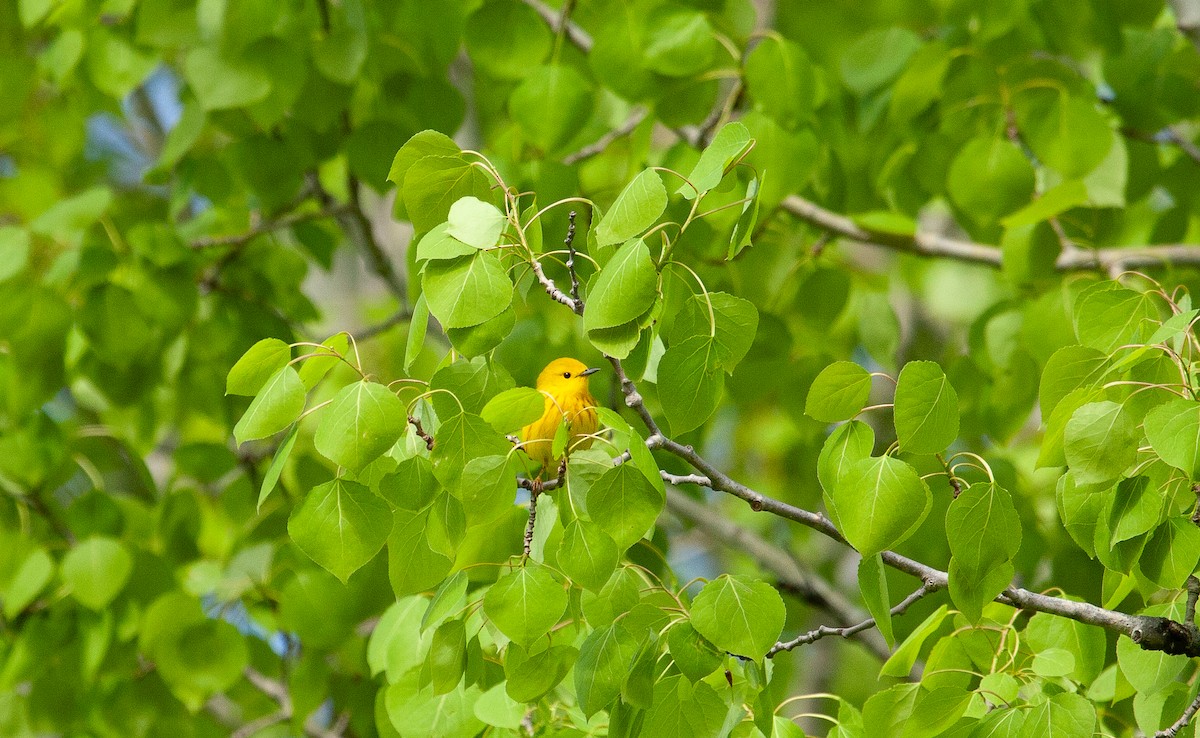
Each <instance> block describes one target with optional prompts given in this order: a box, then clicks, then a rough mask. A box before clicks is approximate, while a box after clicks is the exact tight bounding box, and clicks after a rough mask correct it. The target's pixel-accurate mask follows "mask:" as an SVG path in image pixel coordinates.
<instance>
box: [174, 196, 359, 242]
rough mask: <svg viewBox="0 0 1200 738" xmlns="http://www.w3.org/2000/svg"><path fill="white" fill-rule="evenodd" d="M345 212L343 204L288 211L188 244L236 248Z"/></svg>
mask: <svg viewBox="0 0 1200 738" xmlns="http://www.w3.org/2000/svg"><path fill="white" fill-rule="evenodd" d="M345 212H346V208H345V207H344V206H335V207H331V208H329V207H327V208H322V209H320V210H309V211H305V212H303V213H289V214H287V215H284V216H281V217H279V218H275V219H273V220H267V221H263V222H262V223H259V224H257V225H255V226H253V227H251V228H250V229H249V230H247V231H243V232H242V233H234V234H230V235H228V236H210V237H208V238H197V239H196V240H194V241H192V242H191V243H189V244H188V245H189V246H190V247H191V248H193V249H197V250H202V249H213V248H220V247H226V246H229V247H234V248H237V247H239V246H245V245H246V244H247V243H249V242H250V241H253V240H254V239H256V238H258V237H259V236H263V235H266V234H268V233H274V232H276V231H282V230H284V229H286V228H291V227H292V226H295V225H299V224H300V223H307V222H309V221H312V220H320V219H322V218H333V217H337V216H338V215H342V214H344V213H345Z"/></svg>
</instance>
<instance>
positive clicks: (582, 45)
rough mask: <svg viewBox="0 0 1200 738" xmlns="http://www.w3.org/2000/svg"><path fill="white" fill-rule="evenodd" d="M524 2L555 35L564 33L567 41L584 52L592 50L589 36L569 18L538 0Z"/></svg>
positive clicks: (525, 0)
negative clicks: (540, 17)
mask: <svg viewBox="0 0 1200 738" xmlns="http://www.w3.org/2000/svg"><path fill="white" fill-rule="evenodd" d="M524 2H525V4H526V5H528V6H529V7H531V8H533V9H534V10H536V11H537V13H538V15H540V16H542V20H544V21H546V25H548V26H550V28H551V29H552V30H553V31H554V32H555V33H565V34H566V35H567V39H568V40H569V41H570V42H571V43H572V44H574V45H575V46H576V47H577V48H579V49H581V50H582V51H584V52H588V51H591V50H592V37H591V35H590V34H589V33H588V32H587V31H585V30H583V29H582V28H580V27H579V26H577V25H575V24H574V23H572V22H571V20H570V18H567V17H566V16H565V15H562V14H559V13H558V12H556V11H555V10H554V9H553V8H551V7H549V6H548V5H546V4H545V3H543V2H540V1H539V0H524Z"/></svg>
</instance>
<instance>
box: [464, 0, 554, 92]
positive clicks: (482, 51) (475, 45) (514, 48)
mask: <svg viewBox="0 0 1200 738" xmlns="http://www.w3.org/2000/svg"><path fill="white" fill-rule="evenodd" d="M463 40H464V41H466V45H467V53H469V54H470V55H471V61H472V62H473V63H474V64H475V67H476V68H477V69H479V70H481V71H483V72H486V73H487V74H488V75H489V76H491V77H495V78H497V79H504V80H518V79H522V78H524V77H525V75H527V74H529V72H530V71H531V70H533V69H536V68H537V67H538V65H540V64H541V63H542V62H543V61H545V59H546V57H547V56H549V54H550V49H551V47H552V46H553V45H554V34H553V33H552V32H551V31H550V27H549V26H548V25H546V22H545V21H543V20H542V18H541V16H539V15H538V14H537V11H535V10H534V9H533V8H531V7H529V6H528V5H526V4H524V3H522V2H517V0H498V1H495V2H488V3H484V4H483V6H482V7H480V8H479V9H478V10H476V11H475V12H474V13H472V14H471V17H470V18H469V19H467V24H466V27H465V28H464V29H463Z"/></svg>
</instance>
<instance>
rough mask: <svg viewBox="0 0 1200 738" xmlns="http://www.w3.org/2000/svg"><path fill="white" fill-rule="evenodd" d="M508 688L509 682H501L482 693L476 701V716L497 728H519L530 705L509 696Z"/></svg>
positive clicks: (513, 729)
mask: <svg viewBox="0 0 1200 738" xmlns="http://www.w3.org/2000/svg"><path fill="white" fill-rule="evenodd" d="M507 690H508V683H507V682H500V683H499V684H497V685H496V686H494V687H492V688H491V689H489V690H488V691H486V692H484V693H483V694H482V695H480V697H479V701H477V702H476V703H475V717H477V718H479V719H480V720H482V721H483V722H485V723H487V724H488V725H494V726H495V727H497V728H507V729H508V730H512V731H515V730H518V729H519V728H520V727H521V721H522V720H524V719H525V711H526V710H527V709H528V706H527V705H523V704H521V703H520V702H517V701H516V700H514V699H513V698H512V697H509V696H508V691H507Z"/></svg>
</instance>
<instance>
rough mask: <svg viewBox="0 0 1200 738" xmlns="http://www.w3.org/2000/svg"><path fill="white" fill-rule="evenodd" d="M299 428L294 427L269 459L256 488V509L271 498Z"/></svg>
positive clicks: (293, 445)
mask: <svg viewBox="0 0 1200 738" xmlns="http://www.w3.org/2000/svg"><path fill="white" fill-rule="evenodd" d="M299 432H300V426H298V425H294V426H292V429H291V430H290V431H288V434H287V436H285V437H284V439H283V443H281V444H279V448H278V449H276V451H275V457H274V458H272V459H271V465H270V466H268V467H267V471H266V473H265V474H263V480H262V484H261V485H259V488H258V506H257V508H256V509H258V510H261V509H262V506H263V503H264V502H266V501H267V498H268V497H270V496H271V492H272V491H274V489H275V485H276V484H278V483H279V475H280V474H282V473H283V465H284V464H286V463H287V460H288V456H291V454H292V448H294V447H295V445H296V436H297V435H299Z"/></svg>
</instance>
